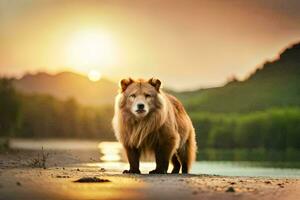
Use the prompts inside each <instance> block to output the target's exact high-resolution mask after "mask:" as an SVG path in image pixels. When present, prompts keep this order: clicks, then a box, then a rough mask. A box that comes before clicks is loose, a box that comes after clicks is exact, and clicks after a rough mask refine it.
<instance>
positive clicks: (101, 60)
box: [66, 30, 116, 77]
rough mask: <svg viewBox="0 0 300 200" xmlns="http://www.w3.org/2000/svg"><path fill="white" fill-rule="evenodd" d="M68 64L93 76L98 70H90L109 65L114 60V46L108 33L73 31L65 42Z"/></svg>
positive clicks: (96, 74) (96, 75)
mask: <svg viewBox="0 0 300 200" xmlns="http://www.w3.org/2000/svg"><path fill="white" fill-rule="evenodd" d="M66 53H67V59H68V63H69V65H71V66H73V67H75V68H76V69H77V70H80V71H88V73H89V74H92V76H93V77H98V76H99V75H98V74H99V72H97V73H95V71H92V72H91V71H90V70H91V68H95V67H96V68H99V67H105V66H108V65H111V64H112V63H113V62H114V61H115V60H116V46H115V43H114V42H113V40H112V38H111V36H110V35H109V34H108V33H104V32H101V31H99V30H83V31H78V32H75V33H74V34H73V35H72V36H71V37H70V40H69V42H68V44H67V49H66Z"/></svg>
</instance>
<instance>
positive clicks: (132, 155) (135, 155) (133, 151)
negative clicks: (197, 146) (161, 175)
mask: <svg viewBox="0 0 300 200" xmlns="http://www.w3.org/2000/svg"><path fill="white" fill-rule="evenodd" d="M125 150H126V154H127V158H128V161H129V165H130V169H129V170H124V171H123V174H127V173H130V174H140V173H141V172H140V154H141V152H140V150H139V149H137V148H134V147H125Z"/></svg>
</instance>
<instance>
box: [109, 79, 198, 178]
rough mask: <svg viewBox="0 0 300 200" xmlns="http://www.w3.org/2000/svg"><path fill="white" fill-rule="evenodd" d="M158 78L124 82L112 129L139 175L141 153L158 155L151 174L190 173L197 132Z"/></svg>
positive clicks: (179, 104) (116, 103) (127, 171)
mask: <svg viewBox="0 0 300 200" xmlns="http://www.w3.org/2000/svg"><path fill="white" fill-rule="evenodd" d="M160 87H161V82H160V81H159V80H158V79H153V78H152V79H150V80H148V81H145V80H142V79H139V80H132V79H130V78H129V79H123V80H121V82H120V88H121V90H120V92H119V94H118V95H117V97H116V101H115V115H114V118H113V128H114V131H115V135H116V137H117V138H118V140H119V141H120V142H121V143H122V144H123V146H124V148H125V150H126V153H127V157H128V161H129V163H130V169H129V170H125V171H124V173H140V170H139V160H140V156H141V153H142V152H145V151H147V152H148V151H152V152H154V154H155V160H156V169H155V170H153V171H151V172H150V173H167V170H168V165H169V161H170V160H172V163H173V166H174V168H173V170H172V173H179V171H180V168H181V167H182V173H188V172H189V171H190V169H191V165H192V162H193V161H194V160H195V155H196V149H197V147H196V140H195V131H194V128H193V125H192V122H191V120H190V118H189V116H188V115H187V113H186V112H185V110H184V107H183V105H182V104H181V103H180V102H179V101H178V100H177V99H176V98H175V97H173V96H171V95H169V94H167V93H165V92H163V91H162V90H161V88H160Z"/></svg>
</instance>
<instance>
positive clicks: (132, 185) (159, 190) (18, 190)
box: [0, 151, 300, 200]
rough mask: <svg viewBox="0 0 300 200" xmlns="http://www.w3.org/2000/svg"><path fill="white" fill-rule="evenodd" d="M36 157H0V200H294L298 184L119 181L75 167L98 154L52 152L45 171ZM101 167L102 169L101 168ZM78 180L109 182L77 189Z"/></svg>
mask: <svg viewBox="0 0 300 200" xmlns="http://www.w3.org/2000/svg"><path fill="white" fill-rule="evenodd" d="M35 156H36V152H29V151H26V152H24V151H14V152H9V153H1V154H0V199H1V200H8V199H11V200H13V199H75V200H76V199H225V200H227V199H262V200H264V199H266V200H271V199H272V200H274V199H291V200H292V199H295V200H296V199H299V196H300V180H299V179H273V178H255V177H224V176H212V175H203V174H201V175H171V174H167V175H148V174H142V175H123V174H122V173H121V170H122V169H120V171H109V170H106V169H103V168H101V167H97V166H94V167H87V166H84V165H80V164H82V163H86V162H91V161H94V160H97V159H98V152H96V151H95V152H82V151H81V152H80V153H79V152H74V151H65V152H51V156H49V159H48V160H47V168H46V169H42V168H33V167H32V166H30V164H31V161H32V158H34V157H35ZM100 166H101V164H100ZM82 177H97V178H99V179H107V180H109V181H108V182H107V181H105V182H98V183H77V182H74V181H76V180H78V179H80V178H82Z"/></svg>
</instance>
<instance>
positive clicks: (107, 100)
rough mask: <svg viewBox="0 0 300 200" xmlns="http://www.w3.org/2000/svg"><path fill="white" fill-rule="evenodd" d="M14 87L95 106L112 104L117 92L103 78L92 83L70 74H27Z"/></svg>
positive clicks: (27, 91) (83, 77) (82, 77)
mask: <svg viewBox="0 0 300 200" xmlns="http://www.w3.org/2000/svg"><path fill="white" fill-rule="evenodd" d="M14 85H15V87H16V88H17V89H18V90H19V91H21V92H23V93H31V94H32V93H35V94H50V95H53V96H54V97H56V98H58V99H62V100H64V99H67V98H70V97H73V98H75V99H76V100H77V101H78V102H79V103H81V104H85V105H95V106H97V105H103V104H112V103H113V101H114V96H115V95H116V93H117V90H118V86H117V84H116V83H114V82H112V81H110V80H107V79H105V78H102V79H101V80H99V81H98V82H92V81H90V80H89V79H88V78H87V77H85V76H82V75H79V74H75V73H72V72H62V73H59V74H56V75H50V74H47V73H37V74H27V75H25V76H23V77H22V78H21V79H18V80H15V82H14Z"/></svg>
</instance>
